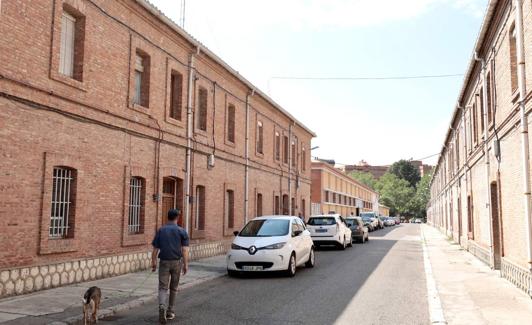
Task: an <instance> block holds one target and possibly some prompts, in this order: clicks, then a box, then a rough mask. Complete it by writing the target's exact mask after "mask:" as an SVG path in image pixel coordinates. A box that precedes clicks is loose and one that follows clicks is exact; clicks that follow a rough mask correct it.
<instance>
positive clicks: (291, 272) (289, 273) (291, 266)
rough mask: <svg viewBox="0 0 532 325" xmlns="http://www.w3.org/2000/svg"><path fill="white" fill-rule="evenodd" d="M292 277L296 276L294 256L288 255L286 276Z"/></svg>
mask: <svg viewBox="0 0 532 325" xmlns="http://www.w3.org/2000/svg"><path fill="white" fill-rule="evenodd" d="M294 275H296V254H294V253H292V255H290V260H289V261H288V269H287V270H286V276H289V277H293V276H294Z"/></svg>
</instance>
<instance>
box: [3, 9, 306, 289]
mask: <svg viewBox="0 0 532 325" xmlns="http://www.w3.org/2000/svg"><path fill="white" fill-rule="evenodd" d="M0 35H1V36H0V62H1V64H0V130H1V131H0V155H1V157H2V159H1V160H2V163H1V164H0V196H1V201H0V224H1V227H0V247H2V250H1V251H0V297H2V296H7V295H13V294H20V293H26V292H31V291H35V290H40V289H43V288H49V287H54V286H59V285H65V284H71V283H74V282H80V281H84V280H89V279H95V278H101V277H106V276H112V275H117V274H122V273H126V272H130V271H135V270H139V269H144V268H147V267H148V266H149V262H150V253H149V252H150V249H151V245H150V244H151V240H152V238H153V235H154V232H155V231H156V229H158V228H159V227H160V226H161V225H162V224H164V223H165V222H166V213H167V211H168V209H170V208H175V207H177V208H180V209H181V210H182V211H183V217H182V218H181V220H180V224H181V225H182V226H183V227H185V228H186V229H187V230H188V231H189V234H190V236H191V239H192V249H191V251H192V257H193V258H198V257H204V256H208V255H214V254H220V253H223V252H224V251H225V250H226V248H227V246H228V243H230V241H231V238H232V233H233V230H237V229H239V228H240V227H242V225H243V224H244V223H245V221H246V220H248V219H250V218H253V217H255V216H260V215H265V214H293V215H297V214H302V215H308V214H309V213H310V181H311V174H310V154H309V148H310V140H311V138H312V137H313V136H314V134H313V132H312V131H310V130H309V129H308V128H306V127H305V126H304V125H302V124H301V123H300V122H299V121H297V119H295V118H294V117H293V116H292V115H290V114H289V113H288V112H287V111H285V110H284V109H283V108H281V107H280V106H279V105H277V104H276V103H275V102H273V101H272V100H271V99H270V98H269V97H268V96H266V95H265V94H264V93H262V92H261V91H260V90H259V89H256V88H255V87H254V86H253V85H252V84H251V83H250V82H248V81H247V80H246V79H244V78H243V77H242V76H241V75H240V74H238V73H237V72H236V71H235V70H233V69H232V68H231V67H229V66H228V65H227V64H226V63H224V62H223V61H222V60H221V59H220V58H219V57H217V56H216V55H215V54H214V53H212V52H211V51H209V50H208V49H207V48H205V47H204V46H202V44H200V43H199V42H198V41H196V40H195V39H193V38H192V37H191V36H190V35H188V34H187V33H186V32H184V31H183V30H182V29H181V28H179V27H178V26H177V25H176V24H175V23H173V22H172V21H171V20H170V19H168V18H167V17H166V16H164V14H163V13H161V12H160V11H158V10H157V8H155V7H153V6H152V5H151V4H150V3H148V2H147V1H144V0H136V1H105V0H55V1H52V0H49V1H31V0H13V1H3V2H0Z"/></svg>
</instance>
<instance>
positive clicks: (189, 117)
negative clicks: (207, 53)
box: [185, 47, 200, 233]
mask: <svg viewBox="0 0 532 325" xmlns="http://www.w3.org/2000/svg"><path fill="white" fill-rule="evenodd" d="M199 54H200V48H199V47H197V49H196V55H199ZM193 87H194V54H190V60H189V66H188V97H187V151H186V167H185V170H186V173H185V229H186V231H187V232H188V233H190V200H191V196H190V183H191V178H192V162H191V160H192V159H191V158H192V127H193V121H192V96H193Z"/></svg>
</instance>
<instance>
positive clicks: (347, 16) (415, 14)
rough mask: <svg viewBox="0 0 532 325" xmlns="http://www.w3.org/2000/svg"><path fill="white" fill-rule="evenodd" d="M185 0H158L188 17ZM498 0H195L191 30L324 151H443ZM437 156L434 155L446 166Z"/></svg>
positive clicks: (345, 158) (337, 156)
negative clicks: (488, 13)
mask: <svg viewBox="0 0 532 325" xmlns="http://www.w3.org/2000/svg"><path fill="white" fill-rule="evenodd" d="M181 1H183V0H151V2H152V3H153V4H154V5H156V6H157V7H158V8H159V9H161V10H162V11H163V12H164V13H165V14H166V15H167V16H168V17H170V18H171V19H172V20H174V21H175V22H177V23H179V22H180V17H181V10H180V5H181ZM487 3H488V0H400V1H398V0H379V1H375V0H289V1H288V0H268V1H259V0H226V1H220V0H188V1H186V6H185V30H186V31H187V32H188V33H190V34H191V35H192V36H194V37H195V38H196V39H198V40H199V41H200V42H201V43H203V44H204V45H205V46H206V47H208V48H209V49H210V50H211V51H213V52H214V53H216V54H217V55H218V56H219V57H220V58H222V59H223V60H224V61H225V62H227V63H228V64H229V65H230V66H231V67H233V69H235V70H236V71H238V72H239V73H240V74H241V75H243V76H244V77H245V78H246V79H248V80H249V81H251V82H252V83H253V84H254V85H255V86H257V87H258V88H260V89H261V90H262V91H263V92H265V93H266V94H268V95H269V96H270V97H271V98H272V99H273V100H275V101H276V102H277V103H278V104H280V105H281V106H282V107H283V108H284V109H285V110H287V111H288V112H290V113H291V114H292V115H293V116H294V117H296V118H297V119H298V120H299V121H300V122H301V123H303V124H304V125H306V126H307V127H308V128H310V129H311V130H313V131H314V132H315V133H316V135H317V137H316V138H314V139H313V140H312V145H313V146H319V148H317V149H315V150H313V151H312V156H313V157H319V158H325V159H334V160H335V161H336V163H337V164H354V163H358V162H359V161H361V160H365V161H367V162H368V163H369V164H372V165H388V164H392V163H393V162H395V161H397V160H399V159H411V158H412V159H420V158H424V157H427V156H431V155H434V154H438V153H439V152H440V150H441V147H442V144H443V140H444V136H445V133H446V130H447V128H448V126H449V122H450V119H451V114H452V111H453V109H454V106H455V103H456V100H457V98H458V93H459V91H460V89H461V87H462V83H463V77H462V76H458V77H449V78H433V79H406V80H404V79H403V80H301V79H296V80H293V79H280V78H279V77H298V78H299V77H307V78H308V77H310V78H344V77H348V78H353V77H355V78H367V77H369V78H381V77H403V76H419V75H423V76H426V75H448V74H464V73H465V72H466V69H467V67H468V65H469V61H470V59H471V54H472V50H473V47H474V43H475V40H476V38H477V35H478V32H479V29H480V25H481V23H482V18H483V16H484V12H485V9H486V7H487ZM437 158H438V157H437V156H433V157H431V158H428V159H425V160H424V162H425V163H428V164H435V163H436V161H437Z"/></svg>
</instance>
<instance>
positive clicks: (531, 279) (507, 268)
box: [501, 257, 532, 298]
mask: <svg viewBox="0 0 532 325" xmlns="http://www.w3.org/2000/svg"><path fill="white" fill-rule="evenodd" d="M501 276H502V277H503V278H505V279H507V280H508V281H510V282H511V283H513V284H514V285H515V286H516V287H518V288H519V289H521V290H523V291H524V292H526V294H528V295H529V296H530V297H531V298H532V273H531V272H530V271H529V270H527V269H525V268H522V267H520V266H518V265H515V264H513V263H512V262H510V261H508V260H507V259H505V258H504V257H503V258H502V259H501Z"/></svg>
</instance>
